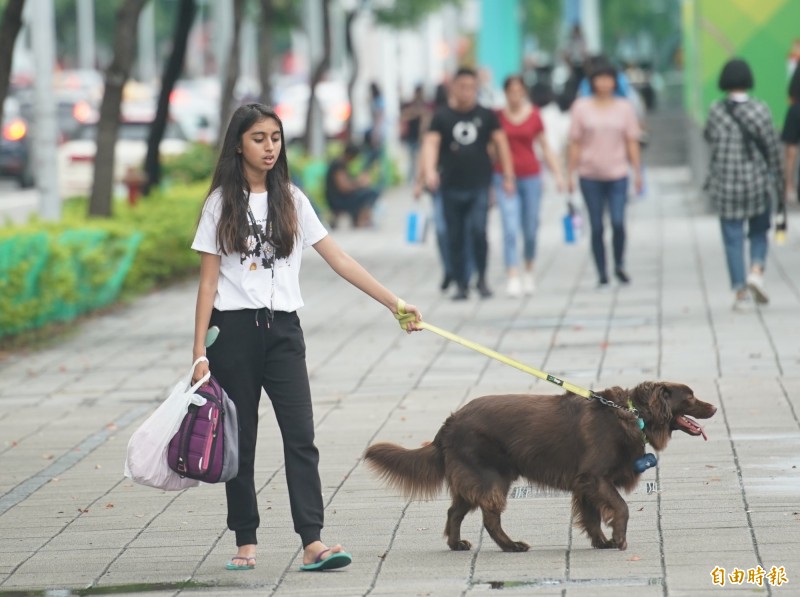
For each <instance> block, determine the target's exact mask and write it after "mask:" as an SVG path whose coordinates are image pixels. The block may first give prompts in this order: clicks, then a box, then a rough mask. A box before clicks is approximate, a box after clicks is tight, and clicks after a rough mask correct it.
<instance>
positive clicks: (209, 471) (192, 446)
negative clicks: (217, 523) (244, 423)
mask: <svg viewBox="0 0 800 597" xmlns="http://www.w3.org/2000/svg"><path fill="white" fill-rule="evenodd" d="M195 393H196V394H197V395H198V396H201V397H203V398H205V399H206V403H205V404H204V405H202V406H198V405H196V404H190V405H189V410H188V411H187V413H186V415H185V416H184V417H183V421H182V422H181V426H180V427H179V428H178V432H177V433H176V434H175V435H174V436H173V437H172V439H171V440H170V442H169V449H168V450H167V464H169V467H170V468H171V469H172V470H173V471H175V472H176V473H178V474H179V475H180V476H181V477H189V478H190V479H197V480H198V481H202V482H204V483H224V482H225V481H230V480H231V479H233V478H234V477H236V475H238V474H239V419H238V416H237V414H236V406H235V405H234V403H233V401H232V400H231V399H230V398H229V397H228V395H227V394H226V393H225V390H223V389H222V387H221V386H220V385H219V382H218V381H217V380H216V379H215V378H214V377H213V376H212V377H211V379H209V380H208V382H207V383H205V384H203V385H202V386H200V388H198V390H197V391H196V392H195Z"/></svg>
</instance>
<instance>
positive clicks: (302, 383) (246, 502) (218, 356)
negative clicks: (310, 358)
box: [206, 309, 323, 547]
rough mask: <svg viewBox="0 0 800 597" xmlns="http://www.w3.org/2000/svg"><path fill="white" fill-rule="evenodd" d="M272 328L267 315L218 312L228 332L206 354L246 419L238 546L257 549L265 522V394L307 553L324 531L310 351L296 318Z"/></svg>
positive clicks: (215, 319)
mask: <svg viewBox="0 0 800 597" xmlns="http://www.w3.org/2000/svg"><path fill="white" fill-rule="evenodd" d="M267 322H268V318H267V310H266V309H258V310H256V309H243V310H239V311H218V310H216V309H214V310H213V312H212V314H211V320H210V322H209V326H213V325H215V326H217V327H219V330H220V332H219V336H218V337H217V340H216V341H215V342H214V344H212V345H211V346H210V347H208V349H207V350H206V354H207V356H208V360H209V365H210V367H211V373H212V374H213V375H214V377H216V378H217V380H218V381H219V383H220V385H221V386H222V387H223V388H224V389H225V391H226V392H227V393H228V396H230V398H231V400H233V402H234V403H235V404H236V408H237V410H238V414H239V475H238V476H237V477H236V478H235V479H233V480H231V481H228V482H227V483H226V484H225V492H226V495H227V498H228V528H230V529H231V530H232V531H234V532H235V533H236V545H248V544H251V543H257V539H256V529H257V528H258V526H259V522H260V518H259V514H258V501H257V498H256V490H255V481H254V478H253V470H254V462H255V451H256V437H257V434H258V404H259V401H260V398H261V388H264V390H265V391H266V393H267V396H268V397H269V399H270V400H271V401H272V406H273V409H274V410H275V416H276V418H277V420H278V426H279V427H280V430H281V435H282V437H283V453H284V461H285V463H286V482H287V485H288V487H289V502H290V505H291V510H292V519H293V520H294V529H295V531H296V532H297V533H298V534H299V535H300V538H301V540H302V543H303V546H304V547H305V546H306V545H308V544H309V543H312V542H314V541H318V540H319V539H320V531H321V530H322V525H323V506H322V488H321V483H320V478H319V452H318V450H317V447H316V446H315V445H314V417H313V412H312V407H311V391H310V389H309V383H308V371H307V369H306V359H305V357H306V346H305V341H304V339H303V330H302V329H301V327H300V320H299V318H298V317H297V314H296V313H286V312H282V311H276V312H275V315H274V318H273V319H272V321H271V322H269V325H267Z"/></svg>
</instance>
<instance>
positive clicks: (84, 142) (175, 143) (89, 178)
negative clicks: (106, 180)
mask: <svg viewBox="0 0 800 597" xmlns="http://www.w3.org/2000/svg"><path fill="white" fill-rule="evenodd" d="M129 114H130V113H129ZM151 122H152V117H148V118H146V119H139V120H133V119H130V115H129V116H128V117H127V118H125V119H124V120H122V121H121V122H120V126H119V133H118V136H117V143H116V145H115V147H114V176H113V181H114V184H123V181H124V180H125V178H126V177H127V175H128V172H129V171H130V170H131V169H133V170H140V169H141V168H142V167H143V165H144V159H145V156H146V155H147V137H148V135H149V133H150V125H151ZM96 138H97V125H96V124H88V125H84V126H82V127H81V128H80V130H79V132H78V134H77V137H76V138H75V139H73V140H71V141H67V142H65V143H63V144H62V145H61V146H60V147H59V148H58V185H59V191H60V194H61V196H62V197H72V196H76V195H88V194H89V193H90V192H91V189H92V184H93V181H94V160H95V154H96V153H97V145H96V143H95V139H96ZM188 147H189V143H188V141H187V140H186V137H185V135H184V134H183V133H182V132H181V130H180V128H179V127H178V126H177V124H176V123H175V122H170V123H168V125H167V128H166V131H165V132H164V138H163V139H162V141H161V145H160V146H159V150H160V153H161V155H162V156H167V155H178V154H181V153H183V152H185V151H186V150H187V149H188Z"/></svg>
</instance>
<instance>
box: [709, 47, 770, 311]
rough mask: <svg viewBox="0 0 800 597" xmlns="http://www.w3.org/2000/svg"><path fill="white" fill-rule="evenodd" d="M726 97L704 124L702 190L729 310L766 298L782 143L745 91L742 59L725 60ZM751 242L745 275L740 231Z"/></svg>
mask: <svg viewBox="0 0 800 597" xmlns="http://www.w3.org/2000/svg"><path fill="white" fill-rule="evenodd" d="M719 88H720V89H721V90H722V91H724V92H725V93H726V97H725V99H722V100H719V101H717V102H714V104H712V106H711V108H710V110H709V113H708V121H707V123H706V127H705V138H706V141H708V143H709V145H710V146H711V164H710V166H709V172H708V179H707V181H706V184H705V188H706V190H707V191H708V193H709V195H710V197H711V200H712V202H713V203H714V206H715V207H716V208H717V211H718V212H719V217H720V225H721V228H722V240H723V243H724V246H725V257H726V259H727V262H728V273H729V274H730V279H731V286H732V287H733V290H734V292H735V293H736V296H735V301H734V305H733V308H734V309H736V310H739V309H742V308H745V307H747V306H748V305H749V302H750V295H749V294H748V289H749V290H750V293H752V295H753V298H755V300H756V302H757V303H759V304H766V303H768V302H769V297H768V296H767V294H766V291H765V290H764V267H765V264H766V259H767V231H768V230H769V227H770V214H771V212H772V202H773V201H774V200H775V199H777V198H778V197H781V196H782V194H783V189H782V186H783V176H782V168H781V153H780V143H779V140H778V135H777V132H776V131H775V128H774V127H773V125H772V116H771V114H770V111H769V108H767V106H766V104H764V103H763V102H760V101H758V100H755V99H753V98H751V97H749V95H748V93H747V92H748V90H750V89H752V88H753V73H752V71H751V70H750V67H749V66H748V64H747V63H746V62H745V61H744V60H741V59H733V60H729V61H728V62H727V64H725V66H724V67H723V69H722V72H721V73H720V77H719ZM745 223H746V224H747V237H748V240H749V241H750V272H749V273H748V274H747V275H746V277H745V259H744V237H745V234H744V231H745Z"/></svg>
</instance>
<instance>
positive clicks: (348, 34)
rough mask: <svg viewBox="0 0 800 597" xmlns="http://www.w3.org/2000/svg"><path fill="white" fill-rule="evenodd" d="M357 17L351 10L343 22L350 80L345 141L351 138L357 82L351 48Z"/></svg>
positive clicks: (355, 11)
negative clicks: (348, 114) (354, 92)
mask: <svg viewBox="0 0 800 597" xmlns="http://www.w3.org/2000/svg"><path fill="white" fill-rule="evenodd" d="M357 16H358V11H357V10H351V11H350V12H348V13H347V16H346V17H345V21H344V23H345V24H344V35H345V38H344V39H345V48H346V49H347V54H348V56H349V57H350V78H349V79H348V80H347V101H348V102H350V116H349V117H348V119H347V139H348V140H352V138H353V111H354V106H355V102H354V101H353V89H355V86H356V81H357V80H358V68H359V62H358V53H357V52H356V51H355V48H354V47H353V21H355V20H356V17H357Z"/></svg>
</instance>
